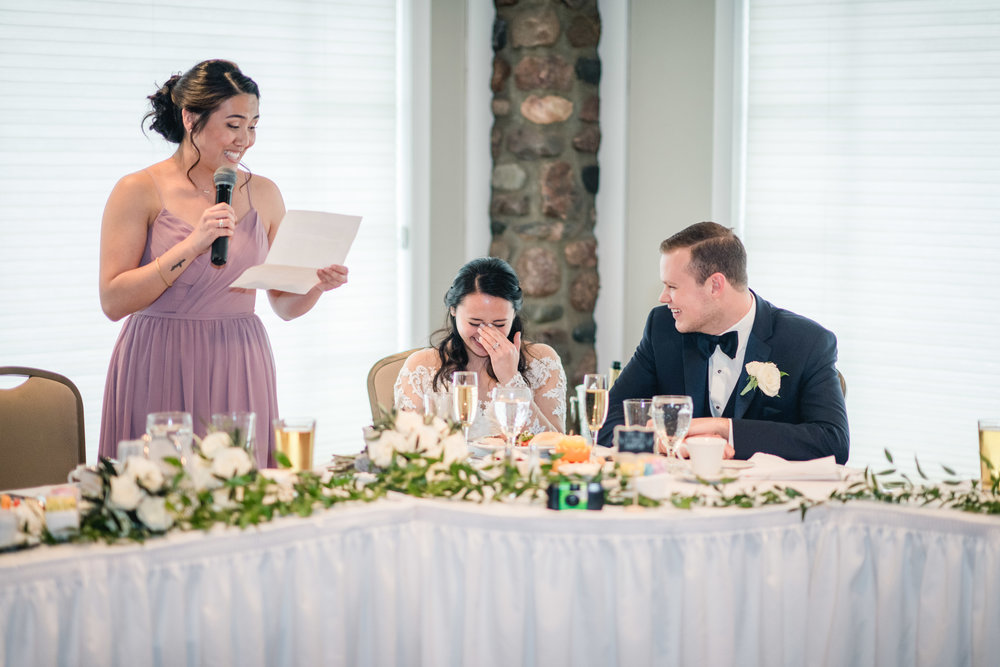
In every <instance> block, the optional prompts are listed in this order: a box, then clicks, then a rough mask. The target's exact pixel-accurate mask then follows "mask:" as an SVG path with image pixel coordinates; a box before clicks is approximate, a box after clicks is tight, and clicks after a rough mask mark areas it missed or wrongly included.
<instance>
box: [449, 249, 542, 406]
mask: <svg viewBox="0 0 1000 667" xmlns="http://www.w3.org/2000/svg"><path fill="white" fill-rule="evenodd" d="M469 294H487V295H489V296H494V297H497V298H500V299H504V300H506V301H508V302H510V305H511V306H513V308H514V321H513V322H512V323H511V327H510V333H509V334H508V335H507V339H508V340H510V341H511V342H513V340H514V334H516V333H518V332H519V331H522V330H523V328H524V327H523V325H522V323H521V314H520V313H521V306H522V305H523V304H524V295H523V294H522V292H521V285H520V283H519V282H518V279H517V274H516V273H514V269H512V268H511V266H510V264H508V263H507V262H505V261H504V260H502V259H500V258H499V257H480V258H479V259H474V260H472V261H471V262H469V263H467V264H466V265H465V266H463V267H462V268H461V269H459V270H458V275H456V276H455V279H454V280H453V281H452V283H451V287H450V288H448V293H447V294H445V295H444V305H445V306H447V307H448V315H447V321H446V324H445V326H444V328H443V329H441V330H440V331H438V332H436V333H435V334H434V336H435V337H437V336H438V335H443V336H444V338H443V340H441V342H440V343H437V344H435V347H436V348H437V351H438V357H439V359H440V360H441V366H440V368H438V372H437V373H436V374H435V375H434V381H433V383H432V384H433V386H434V388H435V389H441V388H444V387H445V385H446V384H447V383H448V382H450V379H451V374H452V373H453V372H455V371H464V370H465V369H466V367H467V366H468V364H469V352H468V350H466V349H465V342H464V341H463V340H462V337H461V336H460V335H459V333H458V326H457V324H456V322H455V316H454V315H452V314H451V309H452V308H456V307H458V304H460V303H461V302H462V299H464V298H465V297H466V296H468V295H469ZM526 346H527V343H525V341H524V339H523V338H522V339H521V349H520V358H519V359H518V361H517V370H518V372H519V373H523V372H524V371H525V369H526V368H527V367H528V364H527V360H526V353H525V349H526ZM486 372H487V373H488V374H489V376H490V377H491V378H493V379H494V380H496V379H497V377H496V375H495V374H494V373H493V364H492V363H490V362H489V361H488V362H487V363H486Z"/></svg>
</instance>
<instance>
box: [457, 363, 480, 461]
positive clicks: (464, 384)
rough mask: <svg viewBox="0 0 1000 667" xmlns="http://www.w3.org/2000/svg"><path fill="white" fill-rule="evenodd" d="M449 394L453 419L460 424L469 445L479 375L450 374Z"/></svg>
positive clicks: (477, 404)
mask: <svg viewBox="0 0 1000 667" xmlns="http://www.w3.org/2000/svg"><path fill="white" fill-rule="evenodd" d="M451 392H452V398H453V400H454V403H455V419H456V420H457V421H458V422H459V423H461V424H462V433H463V434H464V435H465V443H466V444H468V443H469V427H470V426H472V422H473V421H475V419H476V411H477V410H478V407H479V375H478V374H477V373H475V372H472V371H455V372H454V373H452V374H451Z"/></svg>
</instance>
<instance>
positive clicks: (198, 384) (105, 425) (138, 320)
mask: <svg viewBox="0 0 1000 667" xmlns="http://www.w3.org/2000/svg"><path fill="white" fill-rule="evenodd" d="M154 183H155V180H154ZM246 187H247V188H248V189H249V187H250V185H249V183H247V185H246ZM157 191H159V187H158V186H157ZM160 202H161V206H162V204H163V198H162V195H161V197H160ZM191 229H192V225H191V224H190V223H188V222H187V221H186V220H183V219H181V218H180V217H178V216H176V215H174V214H172V213H171V212H170V211H169V210H167V209H166V208H165V207H164V208H162V209H161V210H160V212H159V214H158V215H157V216H156V219H155V220H154V221H153V224H152V225H151V226H150V229H149V233H148V234H147V237H146V248H145V250H144V252H143V255H142V262H141V263H142V264H143V265H145V264H149V263H150V262H152V261H153V260H154V258H155V257H158V256H160V255H162V254H163V253H164V252H165V251H167V250H168V249H169V248H171V247H173V246H174V245H175V244H176V243H178V242H179V241H181V240H183V239H185V238H186V237H187V236H188V234H190V233H191ZM267 251H268V241H267V230H266V229H265V228H264V225H263V224H262V223H261V221H260V218H259V215H258V213H257V210H256V209H255V208H254V207H253V202H252V201H251V203H250V210H249V211H247V213H246V215H244V216H243V218H241V219H240V220H239V222H238V223H237V224H236V228H235V230H234V233H233V236H231V237H230V239H229V256H228V261H227V262H226V263H225V264H223V265H222V266H215V265H213V264H212V262H211V253H209V252H204V253H202V254H200V255H198V257H196V258H195V259H194V260H193V261H192V262H191V264H190V266H188V268H187V269H186V270H185V271H184V272H182V273H181V274H180V275H179V276H178V277H177V279H176V281H175V282H174V284H173V285H172V286H171V287H168V288H167V289H166V290H165V291H164V292H163V294H161V295H160V296H159V298H157V299H156V301H154V302H153V303H152V304H150V305H149V306H148V307H147V308H145V309H143V310H140V311H137V312H135V313H133V314H132V315H130V316H129V317H128V319H127V320H126V322H125V324H124V326H123V327H122V330H121V333H120V335H119V336H118V341H117V342H116V343H115V347H114V350H113V352H112V354H111V364H110V367H109V369H108V376H107V381H106V383H105V388H104V407H103V414H102V420H101V442H100V450H99V453H100V456H107V457H112V458H113V457H114V456H115V454H116V452H117V450H118V442H119V441H121V440H132V439H135V438H138V437H141V436H142V434H143V433H145V432H146V415H147V414H149V413H150V412H161V411H171V410H180V411H184V412H190V413H191V417H192V421H193V426H194V432H195V434H196V435H199V436H203V435H204V434H205V432H206V430H207V426H208V425H210V424H211V418H212V414H214V413H217V412H235V411H249V412H254V413H256V415H257V421H256V431H257V434H256V458H257V465H258V467H261V468H263V467H273V466H274V459H273V455H272V453H273V451H274V431H273V429H272V428H271V420H272V419H275V418H277V416H278V400H277V382H276V376H275V368H274V355H273V354H272V352H271V344H270V342H269V340H268V337H267V332H266V331H265V329H264V324H263V322H261V321H260V318H258V317H257V315H256V314H255V313H254V302H255V299H256V290H247V289H237V288H232V287H230V286H229V285H230V283H232V282H233V281H234V280H236V279H237V278H238V277H239V276H240V275H241V274H242V273H243V271H244V270H246V269H247V268H249V267H251V266H254V265H257V264H261V263H262V262H263V261H264V259H265V258H266V256H267ZM163 268H164V270H165V269H166V268H167V267H163Z"/></svg>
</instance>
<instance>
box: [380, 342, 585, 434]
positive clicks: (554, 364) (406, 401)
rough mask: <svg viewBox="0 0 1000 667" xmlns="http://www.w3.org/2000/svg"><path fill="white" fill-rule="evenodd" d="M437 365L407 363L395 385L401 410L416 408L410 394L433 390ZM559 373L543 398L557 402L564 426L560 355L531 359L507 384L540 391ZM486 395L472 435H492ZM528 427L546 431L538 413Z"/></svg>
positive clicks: (558, 416)
mask: <svg viewBox="0 0 1000 667" xmlns="http://www.w3.org/2000/svg"><path fill="white" fill-rule="evenodd" d="M436 372H437V367H436V366H435V367H428V366H416V367H415V368H413V369H412V370H410V369H408V368H406V367H405V366H404V367H403V368H402V369H401V370H400V371H399V376H398V377H397V378H396V382H395V384H394V385H393V387H392V394H393V401H394V403H395V406H396V408H397V409H399V410H416V409H417V406H416V404H415V403H414V402H413V399H412V398H410V396H423V395H424V394H425V393H427V392H429V391H433V387H432V382H433V379H434V373H436ZM553 373H557V374H558V380H557V381H556V386H555V387H553V388H552V389H549V390H548V391H546V392H544V393H542V394H541V396H542V397H544V398H548V399H553V400H555V401H556V405H555V407H554V408H553V409H552V415H553V416H554V417H555V418H556V419H557V420H558V422H559V423H558V426H559V427H560V428H564V427H565V424H566V373H565V372H564V371H563V367H562V364H561V363H560V362H559V359H558V358H554V357H542V358H541V359H532V360H531V361H530V362H528V368H526V369H525V371H524V376H522V375H521V374H520V373H518V374H517V375H515V376H514V377H513V378H511V379H510V380H508V381H507V382H506V383H505V384H504V386H506V387H528V388H529V389H531V391H532V392H537V391H538V390H539V389H541V388H542V387H544V386H545V385H546V383H548V382H549V381H550V380H551V378H552V374H553ZM485 393H486V395H485V396H483V395H482V394H480V400H479V411H478V414H477V416H476V420H475V422H473V426H472V429H471V430H470V432H469V437H470V438H476V437H482V436H485V435H490V433H491V432H492V431H494V430H495V429H494V428H493V425H492V420H491V419H490V414H489V405H490V399H489V392H485ZM528 430H530V431H531V432H532V433H539V432H541V431H544V430H546V427H545V426H543V425H542V424H541V422H540V421H539V419H538V417H537V415H536V416H535V417H534V418H533V419H532V423H531V424H529V425H528Z"/></svg>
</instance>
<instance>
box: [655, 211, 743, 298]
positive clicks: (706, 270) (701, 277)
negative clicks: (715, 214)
mask: <svg viewBox="0 0 1000 667" xmlns="http://www.w3.org/2000/svg"><path fill="white" fill-rule="evenodd" d="M679 248H689V249H690V250H691V263H690V265H689V268H690V270H691V274H692V275H693V276H694V277H695V279H696V280H697V281H698V282H699V283H704V282H705V281H706V280H708V277H709V276H710V275H712V274H713V273H721V274H722V275H724V276H725V277H726V280H728V281H729V282H730V283H732V284H733V285H735V286H737V287H746V284H747V249H746V248H745V247H743V242H742V241H740V239H739V237H738V236H736V234H734V233H733V230H732V229H730V228H729V227H723V226H722V225H720V224H718V223H716V222H698V223H695V224H693V225H691V226H690V227H685V228H684V229H682V230H681V231H679V232H677V233H676V234H674V235H673V236H671V237H670V238H668V239H666V240H665V241H664V242H663V243H661V244H660V252H661V253H668V252H670V251H672V250H677V249H679Z"/></svg>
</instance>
